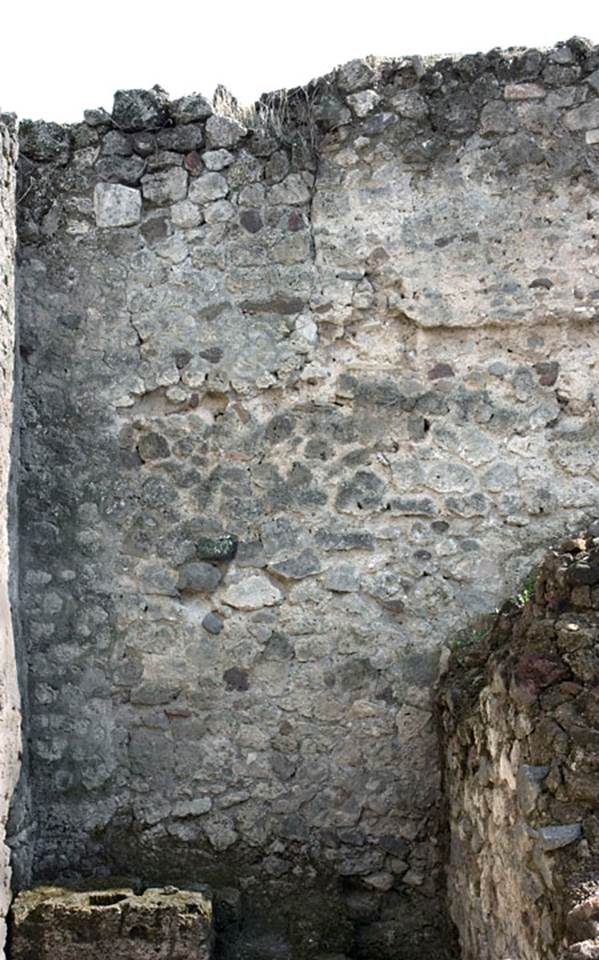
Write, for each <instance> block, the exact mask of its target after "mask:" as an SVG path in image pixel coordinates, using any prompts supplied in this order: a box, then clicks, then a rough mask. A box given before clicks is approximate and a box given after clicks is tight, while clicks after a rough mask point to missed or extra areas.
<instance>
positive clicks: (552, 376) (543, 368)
mask: <svg viewBox="0 0 599 960" xmlns="http://www.w3.org/2000/svg"><path fill="white" fill-rule="evenodd" d="M535 370H536V372H537V374H538V376H539V383H540V384H541V386H542V387H552V386H553V385H554V383H555V382H556V380H557V377H558V374H559V363H557V361H556V360H547V361H542V362H541V363H535Z"/></svg>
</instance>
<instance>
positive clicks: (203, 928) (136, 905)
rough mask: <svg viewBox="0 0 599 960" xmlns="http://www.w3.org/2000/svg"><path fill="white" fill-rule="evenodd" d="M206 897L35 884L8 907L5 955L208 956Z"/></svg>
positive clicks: (43, 959)
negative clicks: (8, 934)
mask: <svg viewBox="0 0 599 960" xmlns="http://www.w3.org/2000/svg"><path fill="white" fill-rule="evenodd" d="M212 939H213V937H212V902H211V899H210V896H209V895H207V894H206V893H199V892H196V891H194V892H190V891H186V890H177V889H176V888H175V887H165V888H162V889H150V890H146V891H145V892H144V893H143V894H142V895H140V896H136V895H135V894H134V893H133V891H132V890H130V889H128V888H116V889H108V890H95V891H87V892H84V893H82V892H75V891H73V890H67V889H64V888H62V887H35V888H34V889H32V890H24V891H23V892H22V893H20V894H19V895H18V896H17V898H16V900H15V902H14V904H13V908H12V949H11V955H12V957H13V960H80V958H81V957H83V956H85V958H86V960H106V958H107V957H110V960H209V958H210V957H211V956H212Z"/></svg>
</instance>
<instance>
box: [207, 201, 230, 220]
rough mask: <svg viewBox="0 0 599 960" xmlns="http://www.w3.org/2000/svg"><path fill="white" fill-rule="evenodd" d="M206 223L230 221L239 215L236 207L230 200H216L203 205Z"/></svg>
mask: <svg viewBox="0 0 599 960" xmlns="http://www.w3.org/2000/svg"><path fill="white" fill-rule="evenodd" d="M203 213H204V219H205V221H206V223H229V221H231V220H234V219H235V217H236V215H237V210H236V207H235V206H234V205H233V204H232V203H230V202H229V201H228V200H215V201H214V202H213V203H208V204H206V205H205V206H204V207H203Z"/></svg>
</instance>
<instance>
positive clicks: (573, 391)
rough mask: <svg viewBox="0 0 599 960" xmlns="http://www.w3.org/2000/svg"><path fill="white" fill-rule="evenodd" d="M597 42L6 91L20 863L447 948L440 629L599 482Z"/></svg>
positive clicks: (513, 579) (329, 928) (289, 925)
mask: <svg viewBox="0 0 599 960" xmlns="http://www.w3.org/2000/svg"><path fill="white" fill-rule="evenodd" d="M598 70H599V53H598V51H597V49H594V48H591V47H589V46H588V44H585V43H584V42H582V41H572V42H570V43H569V44H564V45H561V46H559V47H558V48H556V49H555V50H553V51H549V52H546V53H540V52H538V51H519V52H512V53H507V54H498V53H492V54H490V55H488V56H475V57H465V58H462V59H461V60H459V61H452V60H443V61H434V62H430V63H429V62H423V61H421V60H419V59H418V58H410V59H407V60H401V61H392V62H391V61H390V62H382V63H375V62H369V61H357V62H353V63H351V64H349V65H347V66H346V67H344V68H340V70H338V71H336V72H335V73H334V74H332V75H331V76H329V77H327V78H325V79H323V80H321V81H318V82H316V83H315V84H313V85H311V86H310V87H308V88H307V89H306V90H299V91H291V92H290V93H289V94H287V95H275V96H273V97H270V98H267V99H266V100H265V101H264V102H263V103H262V104H261V106H260V107H259V109H258V111H257V112H256V113H254V114H250V115H237V116H235V117H231V116H227V115H225V114H223V113H222V110H223V102H222V98H221V104H220V107H219V105H212V104H209V103H208V102H207V101H206V100H205V99H204V98H202V97H200V96H191V97H185V98H182V99H181V100H179V101H177V102H175V103H170V102H169V101H168V100H167V98H166V95H164V93H163V92H162V91H161V90H160V89H155V90H153V91H133V92H121V93H120V94H118V95H117V97H116V99H115V105H114V110H113V113H112V116H109V115H108V114H106V113H105V112H103V111H90V112H88V113H87V114H86V120H85V122H84V123H82V124H79V125H76V126H73V127H68V128H62V127H59V126H57V125H54V124H31V123H24V124H22V127H21V130H22V133H21V143H22V155H23V160H22V175H23V191H22V192H23V203H22V205H21V207H20V236H21V239H22V244H23V250H22V254H23V257H22V265H21V273H20V279H21V286H22V300H21V306H20V311H21V313H20V316H21V324H22V356H23V363H24V388H25V399H24V417H23V452H22V480H21V483H22V487H21V533H22V560H23V565H22V570H23V584H24V596H23V604H22V611H23V617H24V620H25V623H26V634H27V638H28V644H29V660H30V687H31V722H32V757H33V777H34V789H35V804H36V810H37V815H38V818H39V823H40V834H39V842H38V847H37V875H38V876H43V877H54V876H56V875H57V874H60V873H61V872H62V873H64V872H68V871H69V870H79V871H82V872H97V871H98V870H106V871H109V870H118V871H122V870H125V869H128V870H135V871H136V872H138V873H139V874H140V875H143V876H145V877H148V878H152V877H154V878H156V879H160V880H161V881H162V882H164V880H165V874H169V873H170V874H172V879H173V880H176V879H180V880H182V881H186V880H188V879H189V878H190V877H197V876H201V878H202V879H204V880H206V881H209V882H213V883H219V882H225V883H226V884H227V885H230V884H231V883H235V884H238V885H240V886H241V887H242V888H243V889H244V891H245V892H246V893H247V894H248V895H250V894H251V895H252V896H257V895H258V892H259V891H263V892H264V891H265V890H267V889H268V884H272V887H273V889H276V893H277V897H278V902H279V907H280V909H279V911H278V915H277V923H279V925H280V929H279V930H278V934H280V936H281V937H283V938H287V941H289V939H290V938H292V937H293V936H294V935H295V934H293V930H295V931H296V934H297V939H298V942H300V943H302V944H303V947H302V949H304V950H307V951H310V950H312V949H315V950H316V949H317V946H314V947H313V946H310V944H315V945H319V947H318V948H319V949H326V950H327V951H328V952H331V951H339V950H349V949H351V950H353V951H354V953H356V954H357V955H358V956H368V957H371V956H375V955H376V956H380V957H385V956H394V957H401V958H408V957H419V958H421V957H423V956H428V955H431V956H435V957H438V956H439V955H440V954H441V955H442V951H443V950H444V949H445V943H444V942H443V934H442V932H440V931H441V930H442V922H441V919H442V913H443V900H442V897H441V896H440V893H439V891H440V887H441V885H442V875H441V872H440V863H439V861H440V851H439V844H438V834H439V828H438V819H439V796H440V792H439V773H440V771H439V769H438V767H437V766H436V764H435V757H436V756H437V742H436V734H435V730H434V723H433V717H432V687H433V683H434V681H435V678H436V675H437V670H438V663H439V657H440V654H441V651H442V648H443V644H444V642H445V640H446V638H447V637H448V636H449V635H450V634H451V633H453V632H454V630H455V629H456V628H457V626H458V625H460V624H462V623H463V622H464V620H466V619H470V618H471V617H472V615H473V614H476V613H478V612H485V611H488V610H489V609H492V608H493V607H494V606H495V605H496V604H497V603H498V601H499V600H500V599H502V598H504V597H505V596H506V594H508V593H510V592H512V591H513V589H514V587H515V585H516V584H517V582H518V581H519V579H520V578H521V577H522V576H523V575H524V573H525V571H526V570H527V569H528V567H529V566H530V564H531V562H532V560H533V559H534V558H536V557H537V556H538V554H539V551H540V549H541V545H545V544H546V543H547V542H548V541H551V540H553V539H554V538H555V537H556V536H558V535H560V534H561V533H562V532H563V531H564V530H565V529H571V528H573V527H576V526H577V525H578V524H579V523H580V522H581V520H582V519H583V518H587V517H588V516H589V514H591V513H593V512H594V509H595V505H596V503H597V497H598V494H599V473H598V467H597V464H598V463H599V455H598V454H599V449H598V437H599V432H598V430H597V407H598V403H599V394H598V391H597V388H598V381H597V370H596V357H597V333H596V330H595V326H596V323H595V321H596V318H597V315H598V314H597V302H598V301H597V297H598V295H599V294H598V291H599V276H598V267H597V264H598V259H597V250H598V240H597V223H598V220H599V196H598V192H597V173H598V172H599V153H598V151H599V147H598V146H597V141H598V140H599V133H598V132H597V131H599V98H598V96H597V93H598V89H599V79H598V73H597V71H598ZM219 109H220V110H221V113H218V110H219ZM215 111H217V112H215ZM323 878H324V879H323ZM325 879H326V882H327V883H328V882H329V880H331V881H332V882H334V884H335V890H336V894H335V896H333V894H332V893H331V892H330V890H329V892H328V894H327V896H328V899H327V902H326V909H324V908H322V906H321V909H320V910H319V909H316V908H315V906H314V904H317V905H318V904H321V905H322V904H323V903H324V898H323V897H321V896H316V897H315V899H314V901H313V902H312V903H311V906H310V909H308V907H307V906H306V905H307V904H308V902H309V901H308V898H307V893H306V891H307V890H308V889H310V888H311V886H312V885H314V884H317V883H320V882H324V880H325ZM298 885H300V886H301V887H302V896H301V897H298V896H297V895H296V893H295V891H296V890H297V888H298ZM266 902H269V900H268V896H267V897H266ZM331 904H334V907H332V906H331ZM286 905H288V906H286ZM333 909H334V910H335V911H337V920H336V922H335V923H334V924H332V923H331V922H330V916H331V911H332V910H333ZM302 910H304V914H308V913H310V914H311V917H312V919H311V921H310V922H311V923H312V927H311V928H310V929H311V931H312V932H311V933H310V935H309V936H308V934H307V933H306V927H305V925H304V926H303V927H302V925H301V924H302V923H303V922H304V921H303V920H302V921H301V922H300V921H299V920H298V919H297V913H298V911H299V912H301V911H302ZM294 911H295V914H294ZM294 916H295V919H294ZM273 922H274V921H273ZM294 924H295V927H294ZM298 931H300V932H301V935H300V932H298ZM323 931H324V932H323ZM257 949H258V948H257Z"/></svg>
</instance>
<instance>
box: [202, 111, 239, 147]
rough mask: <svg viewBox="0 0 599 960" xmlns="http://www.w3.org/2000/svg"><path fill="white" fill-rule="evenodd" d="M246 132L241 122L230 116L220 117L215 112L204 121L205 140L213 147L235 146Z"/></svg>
mask: <svg viewBox="0 0 599 960" xmlns="http://www.w3.org/2000/svg"><path fill="white" fill-rule="evenodd" d="M246 133H247V130H246V128H245V127H244V126H243V124H242V123H239V122H238V121H237V120H233V119H232V118H231V117H222V116H217V115H216V114H215V115H214V116H212V117H210V118H209V119H208V121H207V122H206V140H207V142H208V145H209V146H210V147H211V148H213V149H214V148H219V147H226V148H227V149H231V148H232V147H236V146H237V144H238V143H239V141H240V140H241V139H243V137H245V135H246Z"/></svg>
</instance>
